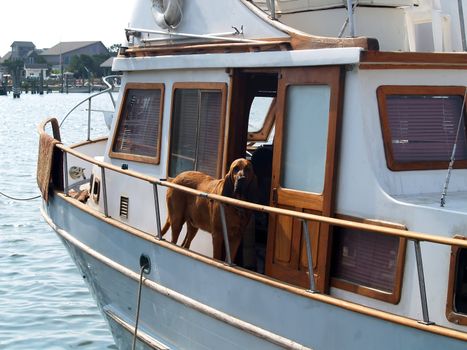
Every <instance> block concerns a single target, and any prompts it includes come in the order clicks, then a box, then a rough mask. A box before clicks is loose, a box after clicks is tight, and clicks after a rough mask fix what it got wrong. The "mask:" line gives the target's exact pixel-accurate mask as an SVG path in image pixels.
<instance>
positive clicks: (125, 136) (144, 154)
mask: <svg viewBox="0 0 467 350" xmlns="http://www.w3.org/2000/svg"><path fill="white" fill-rule="evenodd" d="M162 98H163V85H162V84H133V85H128V87H127V89H126V91H125V97H124V102H123V108H122V111H121V114H120V118H119V121H118V126H117V128H116V132H115V136H114V142H113V146H112V152H111V156H112V157H114V158H121V159H128V160H135V161H140V162H147V163H155V164H158V163H159V160H160V139H161V121H162Z"/></svg>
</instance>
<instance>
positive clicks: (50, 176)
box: [37, 132, 63, 202]
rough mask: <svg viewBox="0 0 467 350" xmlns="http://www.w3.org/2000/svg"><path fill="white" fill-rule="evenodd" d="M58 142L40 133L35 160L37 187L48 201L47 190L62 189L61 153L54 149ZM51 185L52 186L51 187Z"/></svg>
mask: <svg viewBox="0 0 467 350" xmlns="http://www.w3.org/2000/svg"><path fill="white" fill-rule="evenodd" d="M58 143H60V141H59V140H57V139H55V138H53V137H52V136H49V135H48V134H46V133H45V132H42V133H40V137H39V154H38V158H37V185H38V186H39V189H40V191H41V193H42V198H44V200H45V201H46V202H47V201H48V200H49V188H53V187H54V186H55V187H56V188H63V185H62V183H63V170H62V169H63V162H62V152H61V151H60V150H59V149H57V148H55V145H56V144H58ZM51 185H52V186H51Z"/></svg>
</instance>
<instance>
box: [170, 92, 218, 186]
mask: <svg viewBox="0 0 467 350" xmlns="http://www.w3.org/2000/svg"><path fill="white" fill-rule="evenodd" d="M225 90H226V87H225V84H205V85H203V84H201V85H200V84H196V85H195V84H176V85H175V87H174V94H173V95H174V98H173V112H172V130H171V137H170V157H169V158H170V159H169V177H175V176H176V175H178V174H179V173H181V172H183V171H187V170H197V171H201V172H203V173H206V174H208V175H211V176H213V177H219V176H220V171H221V167H220V165H221V162H220V160H219V158H221V156H222V141H223V132H222V128H223V125H224V121H223V119H224V117H223V116H224V110H225Z"/></svg>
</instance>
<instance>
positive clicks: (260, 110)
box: [248, 96, 276, 142]
mask: <svg viewBox="0 0 467 350" xmlns="http://www.w3.org/2000/svg"><path fill="white" fill-rule="evenodd" d="M275 117H276V98H275V97H271V96H255V97H254V98H253V101H252V103H251V106H250V114H249V117H248V141H262V142H272V139H273V137H274V121H275Z"/></svg>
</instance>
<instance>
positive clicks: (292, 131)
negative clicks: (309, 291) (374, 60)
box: [266, 67, 343, 292]
mask: <svg viewBox="0 0 467 350" xmlns="http://www.w3.org/2000/svg"><path fill="white" fill-rule="evenodd" d="M342 80H343V74H342V69H341V67H318V68H290V69H283V70H282V72H281V75H280V79H279V83H278V91H277V103H278V113H277V115H276V136H275V140H274V155H273V174H272V189H271V191H272V193H271V198H272V205H274V206H276V207H279V208H284V209H291V210H296V211H300V212H306V213H312V214H318V215H325V216H332V215H333V210H334V208H333V207H334V205H333V204H334V203H333V198H334V192H335V188H334V187H335V181H334V179H335V175H336V165H337V150H338V143H339V142H338V141H339V128H340V119H341V118H340V116H341V104H342ZM307 226H308V232H309V235H310V238H311V248H312V249H311V251H312V265H313V272H314V278H315V285H316V288H317V289H318V290H320V291H322V292H324V291H326V289H327V288H328V285H329V262H330V248H331V234H330V227H329V225H327V224H323V223H318V222H308V223H307ZM266 261H267V263H266V274H268V275H270V276H272V277H275V278H278V279H280V280H283V281H286V282H289V283H293V284H297V285H302V286H305V287H308V286H309V278H310V276H309V274H308V263H307V253H306V240H305V237H304V225H303V223H302V222H301V221H299V220H296V219H293V218H291V217H287V216H283V215H274V216H270V222H269V232H268V247H267V257H266Z"/></svg>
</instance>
